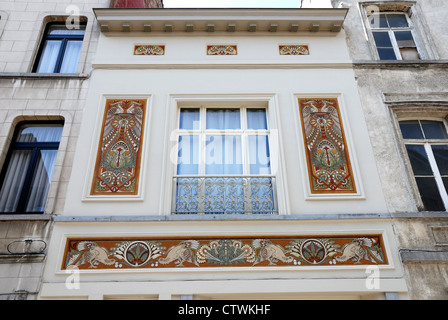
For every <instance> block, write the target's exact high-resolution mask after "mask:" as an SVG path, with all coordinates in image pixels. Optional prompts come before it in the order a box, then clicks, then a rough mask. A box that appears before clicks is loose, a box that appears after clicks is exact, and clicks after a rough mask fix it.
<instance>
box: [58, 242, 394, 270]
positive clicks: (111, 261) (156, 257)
mask: <svg viewBox="0 0 448 320" xmlns="http://www.w3.org/2000/svg"><path fill="white" fill-rule="evenodd" d="M63 259H64V260H63V261H62V266H61V268H62V270H66V269H70V268H74V267H77V268H79V269H81V270H82V269H85V270H87V269H162V268H173V267H176V268H216V267H246V268H257V267H297V268H300V267H303V266H338V265H345V266H347V265H385V264H388V258H387V256H386V252H385V248H384V243H383V239H382V236H381V235H361V236H360V235H356V236H334V237H285V238H272V237H269V238H267V237H258V238H194V237H193V238H178V239H154V238H134V239H123V238H116V239H89V238H85V239H79V238H78V239H74V238H73V239H67V242H66V248H65V252H64V258H63Z"/></svg>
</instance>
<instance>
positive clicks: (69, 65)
mask: <svg viewBox="0 0 448 320" xmlns="http://www.w3.org/2000/svg"><path fill="white" fill-rule="evenodd" d="M81 47H82V41H67V46H66V48H65V53H64V58H63V59H62V65H61V70H60V72H61V73H76V69H77V68H78V61H79V54H80V53H81Z"/></svg>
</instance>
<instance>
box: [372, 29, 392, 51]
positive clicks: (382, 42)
mask: <svg viewBox="0 0 448 320" xmlns="http://www.w3.org/2000/svg"><path fill="white" fill-rule="evenodd" d="M373 38H374V39H375V44H376V46H377V47H387V48H392V42H391V41H390V37H389V33H387V32H373Z"/></svg>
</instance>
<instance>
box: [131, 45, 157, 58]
mask: <svg viewBox="0 0 448 320" xmlns="http://www.w3.org/2000/svg"><path fill="white" fill-rule="evenodd" d="M164 54H165V46H164V45H153V44H145V45H135V46H134V55H136V56H163V55H164Z"/></svg>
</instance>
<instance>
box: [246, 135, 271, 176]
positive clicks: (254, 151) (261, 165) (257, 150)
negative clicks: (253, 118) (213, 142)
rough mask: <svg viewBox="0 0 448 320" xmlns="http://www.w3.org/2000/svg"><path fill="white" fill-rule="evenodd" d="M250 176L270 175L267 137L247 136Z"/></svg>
mask: <svg viewBox="0 0 448 320" xmlns="http://www.w3.org/2000/svg"><path fill="white" fill-rule="evenodd" d="M249 161H250V174H270V173H271V167H270V160H269V142H268V137H267V136H249Z"/></svg>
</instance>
